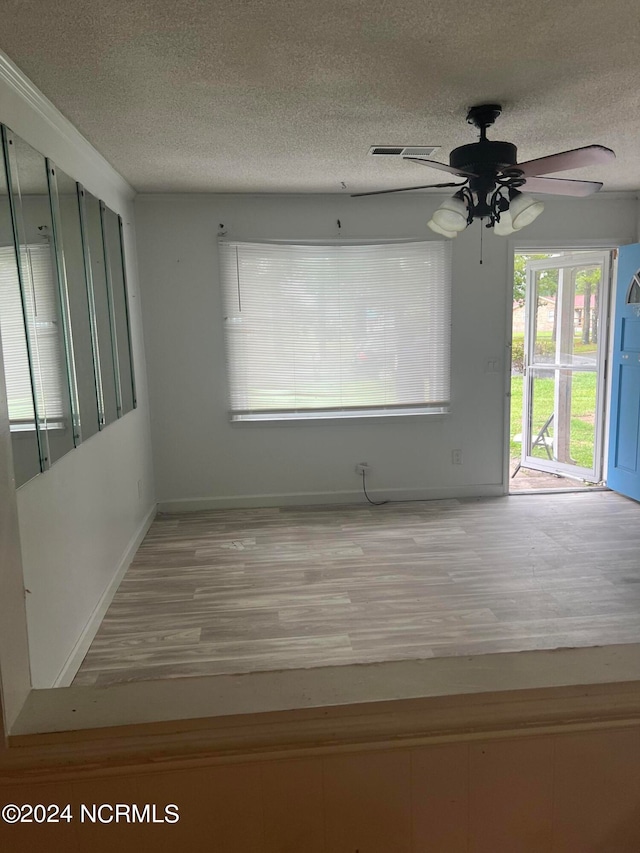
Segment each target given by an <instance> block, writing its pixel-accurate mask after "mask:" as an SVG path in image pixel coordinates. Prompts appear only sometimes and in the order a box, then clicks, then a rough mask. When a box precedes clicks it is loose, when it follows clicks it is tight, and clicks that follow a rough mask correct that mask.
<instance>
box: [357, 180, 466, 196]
mask: <svg viewBox="0 0 640 853" xmlns="http://www.w3.org/2000/svg"><path fill="white" fill-rule="evenodd" d="M466 183H467V182H466V181H463V182H462V183H461V184H425V185H424V186H422V187H399V188H398V189H395V190H373V191H372V192H368V193H351V198H360V197H361V196H363V195H384V193H406V192H409V190H430V189H435V188H436V187H464V186H465V185H466Z"/></svg>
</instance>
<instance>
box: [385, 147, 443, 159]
mask: <svg viewBox="0 0 640 853" xmlns="http://www.w3.org/2000/svg"><path fill="white" fill-rule="evenodd" d="M438 147H439V146H437V145H372V146H371V148H370V149H369V154H373V155H374V156H375V157H431V156H432V155H433V154H435V152H436V151H437V150H438Z"/></svg>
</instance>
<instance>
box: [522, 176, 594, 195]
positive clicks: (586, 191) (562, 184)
mask: <svg viewBox="0 0 640 853" xmlns="http://www.w3.org/2000/svg"><path fill="white" fill-rule="evenodd" d="M601 188H602V182H601V181H569V180H567V179H566V178H538V177H536V178H527V180H526V182H525V184H524V186H523V187H522V189H523V190H526V191H527V192H531V193H547V194H548V195H571V196H576V197H578V196H586V195H593V193H597V192H598V190H599V189H601Z"/></svg>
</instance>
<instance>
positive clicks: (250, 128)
mask: <svg viewBox="0 0 640 853" xmlns="http://www.w3.org/2000/svg"><path fill="white" fill-rule="evenodd" d="M0 10H1V12H2V14H1V20H2V28H1V30H0V47H1V48H2V49H3V50H4V51H5V52H6V53H7V54H8V55H9V56H10V57H11V59H13V61H14V62H15V63H16V64H17V65H18V66H19V67H20V68H21V69H22V71H23V72H24V73H25V74H26V75H27V76H28V77H30V78H31V80H32V81H33V82H34V83H35V84H36V85H37V86H38V87H39V88H40V89H41V90H42V92H44V94H45V95H47V97H48V98H50V100H51V101H53V103H54V104H55V105H56V106H57V107H58V108H59V109H60V110H61V112H62V113H64V114H65V115H66V116H67V117H68V118H69V119H70V120H71V121H72V122H73V123H74V124H75V125H76V127H78V129H79V130H80V131H81V132H82V133H83V134H84V135H85V136H86V137H87V138H88V139H89V140H90V142H92V143H93V144H94V145H95V147H96V148H97V149H98V150H99V151H100V152H101V153H102V154H103V155H104V156H105V157H106V158H107V160H109V161H110V162H111V163H112V164H113V165H114V166H115V168H116V169H117V170H118V171H119V172H120V173H121V174H122V175H123V176H124V177H125V178H126V179H127V180H128V181H129V182H130V183H131V184H132V185H133V186H134V187H135V188H136V189H137V190H139V191H146V192H163V191H164V192H167V191H170V192H174V191H184V192H193V191H196V192H211V191H214V192H305V191H307V192H309V191H310V192H344V190H343V189H342V188H341V182H344V183H345V184H346V186H347V191H352V192H357V191H364V190H369V189H383V188H386V187H394V186H408V185H411V184H426V183H429V182H430V181H431V180H433V182H434V183H435V182H438V181H439V180H442V179H443V178H445V179H446V176H443V175H442V173H441V172H435V171H433V170H429V169H426V168H424V167H421V166H417V165H415V164H413V163H406V162H398V161H388V160H381V159H379V158H372V157H370V156H369V155H368V154H367V151H368V149H369V146H370V145H372V144H392V145H393V144H395V145H397V144H409V145H438V146H440V150H439V151H438V152H436V154H435V155H434V156H435V158H436V159H439V160H442V161H444V162H448V154H449V151H450V149H451V148H453V147H455V146H457V145H462V144H465V143H467V142H473V141H475V139H476V136H475V134H476V131H475V129H474V128H472V127H470V126H468V125H467V124H466V123H465V115H466V110H467V108H468V107H469V106H470V105H471V104H477V103H481V102H483V101H490V102H498V103H501V104H502V105H503V107H504V113H503V116H502V117H501V118H500V119H499V120H498V123H497V124H496V125H495V126H494V128H493V129H492V130H491V131H490V134H489V136H490V138H494V139H506V140H509V141H511V142H514V143H515V144H516V145H517V146H518V149H519V159H520V160H521V161H522V160H527V159H531V158H534V157H540V156H543V155H545V154H550V153H553V152H555V151H559V150H565V149H569V148H576V147H580V146H582V145H588V144H591V143H598V144H600V145H606V146H608V147H610V148H613V149H614V150H615V151H616V154H617V157H618V159H617V162H616V163H615V164H613V165H609V166H605V167H592V168H589V169H582V170H579V171H575V172H571V173H565V174H563V175H562V177H570V178H586V179H593V180H603V181H604V182H605V187H604V188H605V190H637V189H640V144H639V136H640V133H639V132H640V71H639V69H640V65H639V63H638V47H639V45H640V14H639V10H638V4H637V0H607V2H604V0H512V2H510V3H504V2H500V0H476V2H472V0H403V2H402V3H397V4H394V3H391V2H389V0H323V2H318V0H218V2H215V0H214V2H211V0H135V2H131V0H109V2H105V3H87V2H86V0H55V2H33V0H2V2H1V3H0Z"/></svg>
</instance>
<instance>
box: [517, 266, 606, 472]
mask: <svg viewBox="0 0 640 853" xmlns="http://www.w3.org/2000/svg"><path fill="white" fill-rule="evenodd" d="M609 268H610V253H609V252H604V251H599V252H575V253H562V254H558V255H557V256H556V257H552V258H547V259H545V260H537V261H528V262H527V268H526V277H527V291H526V327H525V363H524V388H523V406H522V458H521V465H522V467H523V468H533V469H535V470H538V471H546V472H548V473H551V474H561V475H564V476H569V477H575V478H578V479H581V480H586V481H588V482H592V483H598V482H600V480H601V478H602V441H603V424H604V414H603V407H604V364H605V353H606V328H607V323H606V317H607V303H608V292H609Z"/></svg>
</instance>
